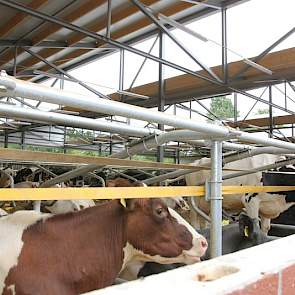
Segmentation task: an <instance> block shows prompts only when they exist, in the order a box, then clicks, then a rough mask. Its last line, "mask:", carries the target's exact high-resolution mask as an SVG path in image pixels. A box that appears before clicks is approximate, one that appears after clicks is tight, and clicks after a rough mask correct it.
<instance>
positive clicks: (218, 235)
mask: <svg viewBox="0 0 295 295" xmlns="http://www.w3.org/2000/svg"><path fill="white" fill-rule="evenodd" d="M210 212H211V227H210V256H211V258H213V257H217V256H220V255H222V142H221V141H212V142H211V177H210Z"/></svg>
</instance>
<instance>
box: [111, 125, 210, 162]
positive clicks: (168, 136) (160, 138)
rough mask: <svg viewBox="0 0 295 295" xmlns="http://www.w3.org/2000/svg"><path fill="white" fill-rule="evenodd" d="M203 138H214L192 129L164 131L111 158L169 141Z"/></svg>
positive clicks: (133, 153)
mask: <svg viewBox="0 0 295 295" xmlns="http://www.w3.org/2000/svg"><path fill="white" fill-rule="evenodd" d="M201 138H203V139H204V138H206V139H208V138H212V136H206V135H204V134H203V133H200V132H196V131H190V130H175V131H170V132H166V133H162V134H159V135H155V136H154V137H152V138H149V139H143V140H142V141H140V142H139V143H138V144H135V145H133V146H131V147H127V148H126V149H125V150H122V151H121V152H119V153H116V154H113V155H111V156H110V157H111V158H122V159H123V158H127V157H129V156H132V155H135V154H138V153H140V152H142V151H148V150H150V149H153V148H155V147H157V146H161V145H163V144H165V143H167V142H170V141H184V142H187V140H190V139H201Z"/></svg>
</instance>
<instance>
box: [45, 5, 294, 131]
mask: <svg viewBox="0 0 295 295" xmlns="http://www.w3.org/2000/svg"><path fill="white" fill-rule="evenodd" d="M294 11H295V0H281V1H278V0H250V1H248V2H246V3H243V4H241V5H237V6H235V7H233V8H230V9H228V11H227V26H228V48H229V49H231V50H234V51H236V52H237V53H239V55H242V56H244V57H252V56H255V55H258V54H259V53H260V52H262V51H263V50H264V49H265V48H267V47H268V46H269V45H271V44H272V43H273V42H275V41H276V40H277V39H278V38H280V37H281V36H282V35H284V34H285V33H286V32H288V31H289V30H291V29H292V28H293V27H294V26H295V18H294ZM187 26H188V27H189V28H190V29H192V30H193V31H195V32H197V33H200V34H202V35H204V36H206V37H207V38H209V39H211V40H213V41H215V42H218V43H221V14H220V13H216V14H214V15H211V16H209V17H206V18H203V19H201V20H198V21H195V22H192V23H190V24H188V25H187ZM172 33H173V35H174V36H175V37H177V38H178V39H179V40H181V42H182V43H183V44H185V45H186V46H187V47H188V48H190V50H191V51H192V52H193V53H194V54H195V55H196V56H197V57H198V58H199V59H201V60H202V61H203V62H204V63H205V64H206V65H208V66H210V67H211V66H215V65H219V64H221V47H220V46H217V45H215V44H214V43H212V42H206V43H205V42H202V41H200V40H198V39H196V38H195V37H193V36H191V35H189V34H187V33H184V32H183V31H180V30H173V31H172ZM154 40H155V38H151V39H149V40H146V41H144V42H142V43H140V44H137V45H136V46H135V47H136V48H138V49H140V50H143V51H146V52H147V51H148V50H149V49H150V47H151V45H152V44H153V42H154ZM294 46H295V34H293V35H291V36H290V37H289V38H288V39H287V40H285V41H284V42H282V43H281V44H280V45H279V46H278V47H276V48H275V49H274V50H273V51H277V50H282V49H285V48H289V47H294ZM152 54H155V55H157V54H158V44H156V46H155V47H154V50H153V51H152ZM164 56H165V59H167V60H169V61H173V62H174V63H178V64H180V65H182V66H185V67H187V68H190V69H191V70H194V71H196V70H199V69H200V68H199V66H198V65H196V64H195V63H194V61H192V60H191V59H190V57H188V56H187V55H186V54H185V53H184V52H183V51H181V49H179V48H178V47H177V46H176V45H175V44H174V43H173V41H171V40H170V39H169V37H167V36H166V38H165V52H164ZM240 59H241V58H240V57H239V56H237V55H234V54H231V53H229V54H228V61H229V62H232V61H235V60H240ZM142 60H143V58H142V57H139V56H137V55H135V54H132V53H129V52H126V53H125V73H124V75H125V81H124V88H128V87H129V85H130V83H131V81H132V80H133V77H134V75H135V74H136V72H137V69H138V67H139V66H140V64H141V62H142ZM157 71H158V65H157V63H155V62H153V61H148V62H147V63H146V65H145V66H144V68H143V71H142V72H141V73H140V75H139V77H138V79H137V81H136V83H135V86H136V85H142V84H145V83H149V82H153V81H156V80H157V79H158V76H157V75H158V73H157ZM71 74H72V75H73V76H75V77H76V78H78V79H81V80H82V81H85V82H87V83H91V84H89V85H91V86H92V87H94V88H95V89H98V90H99V91H101V92H103V93H105V94H108V93H113V92H114V91H115V90H116V89H118V84H119V53H115V54H113V55H110V56H108V57H106V58H103V59H101V60H98V61H95V62H93V63H91V64H88V65H85V66H82V67H80V68H78V69H75V70H73V71H71ZM180 74H182V73H181V72H179V71H177V70H174V69H171V68H169V67H165V78H169V77H172V76H177V75H180ZM51 82H52V81H48V82H46V84H49V83H51ZM101 86H105V87H110V88H105V87H101ZM56 87H58V85H56ZM276 87H277V88H276ZM276 87H275V88H273V102H274V103H276V104H282V101H284V96H283V94H282V93H281V92H280V90H283V85H278V86H276ZM65 89H66V90H71V91H75V92H79V93H84V94H89V93H88V91H87V90H85V89H83V88H81V86H79V85H77V84H74V83H71V82H67V81H66V82H65ZM262 91H263V89H257V90H254V91H252V93H253V94H255V95H258V96H259V95H260V94H261V93H262ZM287 94H288V96H290V97H291V98H292V99H293V100H294V102H295V93H294V92H293V91H292V90H291V89H290V88H289V87H287ZM229 97H230V98H231V99H232V96H229ZM262 98H264V99H268V92H267V91H266V92H265V94H264V96H262ZM238 102H239V104H238V110H239V115H240V117H241V118H243V117H244V116H245V115H246V114H247V113H248V111H249V109H250V108H251V106H252V105H253V103H254V102H255V101H253V100H252V99H249V98H247V97H244V96H239V98H238ZM294 102H293V101H292V100H289V101H288V107H289V108H290V109H291V110H294V111H295V103H294ZM204 103H205V105H206V106H209V103H210V102H209V100H206V101H204ZM193 106H194V107H196V108H198V110H200V107H199V106H198V105H194V104H193ZM43 108H46V105H45V104H44V105H43ZM265 108H267V106H266V105H265V104H262V103H258V104H257V105H256V107H255V108H254V110H253V112H252V113H251V115H250V116H249V117H250V118H251V117H253V116H255V112H257V110H258V109H265ZM167 112H168V113H173V112H175V110H174V109H173V108H170V109H169V110H168V111H167ZM176 112H177V113H176V114H177V115H178V116H182V117H188V112H186V111H183V110H180V109H177V110H176ZM202 112H203V113H204V114H206V111H202ZM274 114H275V115H282V114H284V112H282V111H278V110H275V111H274ZM256 116H257V115H256ZM192 119H194V120H200V121H204V120H205V119H204V118H203V117H201V116H199V115H196V114H193V117H192ZM132 123H134V124H139V125H141V126H143V125H145V122H136V121H135V120H132Z"/></svg>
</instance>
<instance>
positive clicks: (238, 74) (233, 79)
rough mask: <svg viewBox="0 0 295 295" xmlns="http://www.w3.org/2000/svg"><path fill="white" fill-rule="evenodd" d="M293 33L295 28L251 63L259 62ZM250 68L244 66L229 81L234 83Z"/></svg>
mask: <svg viewBox="0 0 295 295" xmlns="http://www.w3.org/2000/svg"><path fill="white" fill-rule="evenodd" d="M294 32H295V27H293V28H292V29H291V30H290V31H288V32H287V33H286V34H285V35H283V36H282V37H281V38H279V39H278V40H277V41H276V42H274V43H273V44H272V45H270V46H269V47H268V48H266V49H265V50H264V51H263V52H261V53H260V54H259V55H258V56H257V57H255V58H253V60H252V61H253V62H255V63H256V62H258V61H259V60H261V59H262V58H263V57H264V56H265V55H267V54H268V53H269V52H270V51H271V50H273V49H274V48H275V47H277V46H278V45H279V44H281V43H282V42H283V41H284V40H286V39H287V38H288V37H289V36H291V35H292V34H293V33H294ZM250 67H251V65H250V64H248V65H247V66H245V67H244V68H243V69H241V70H240V71H239V72H238V73H237V74H236V75H235V76H233V77H232V78H231V81H235V80H237V79H238V78H240V77H241V76H242V75H243V74H244V73H245V72H246V71H247V70H248V69H249V68H250Z"/></svg>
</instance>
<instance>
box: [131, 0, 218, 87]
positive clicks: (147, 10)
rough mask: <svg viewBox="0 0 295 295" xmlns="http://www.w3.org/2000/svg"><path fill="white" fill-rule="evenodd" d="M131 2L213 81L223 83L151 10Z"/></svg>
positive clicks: (136, 0) (136, 1) (135, 1)
mask: <svg viewBox="0 0 295 295" xmlns="http://www.w3.org/2000/svg"><path fill="white" fill-rule="evenodd" d="M131 2H132V3H133V4H134V5H135V6H136V7H137V8H138V9H139V10H140V11H141V12H142V13H143V14H144V15H145V16H147V17H148V18H149V19H151V20H152V22H153V23H154V24H156V25H157V27H158V28H159V29H160V30H161V31H162V32H163V33H165V34H167V36H168V37H169V38H170V39H171V40H172V41H173V42H174V43H175V44H176V45H177V46H178V47H179V48H181V49H182V50H183V51H184V52H185V53H186V54H187V55H188V56H189V57H190V58H191V59H192V60H193V61H194V62H195V63H197V64H198V65H199V66H200V67H201V68H202V69H203V70H204V71H206V72H207V73H208V74H209V75H210V76H211V77H212V78H213V79H215V80H217V81H218V82H222V81H221V79H220V78H219V77H218V76H217V75H216V74H215V73H214V72H213V71H212V70H211V69H210V68H209V67H207V66H206V65H205V64H204V63H202V62H201V61H200V60H199V59H198V58H197V57H196V56H195V55H194V54H193V53H192V52H191V51H190V50H189V49H187V48H186V47H185V46H184V45H183V44H182V43H181V42H180V41H179V40H178V39H177V38H176V37H174V36H173V35H172V34H171V32H170V31H169V30H168V29H167V28H166V27H165V25H164V24H163V23H162V22H161V21H159V20H158V19H157V17H155V16H154V14H153V13H151V11H150V9H149V8H147V7H146V6H145V5H143V4H142V3H141V2H140V1H138V0H131Z"/></svg>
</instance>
